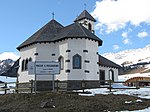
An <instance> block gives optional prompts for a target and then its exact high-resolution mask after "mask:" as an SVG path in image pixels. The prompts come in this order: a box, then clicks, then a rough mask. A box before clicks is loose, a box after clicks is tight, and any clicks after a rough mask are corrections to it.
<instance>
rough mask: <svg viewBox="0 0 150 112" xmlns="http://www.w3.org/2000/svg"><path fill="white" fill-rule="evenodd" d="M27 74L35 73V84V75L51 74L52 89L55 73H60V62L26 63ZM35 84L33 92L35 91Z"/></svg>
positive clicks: (53, 87)
mask: <svg viewBox="0 0 150 112" xmlns="http://www.w3.org/2000/svg"><path fill="white" fill-rule="evenodd" d="M28 68H29V74H35V84H36V80H37V77H36V75H52V90H53V91H54V89H55V74H60V63H59V62H56V61H35V62H31V63H29V64H28ZM36 89H37V87H36V85H35V92H36Z"/></svg>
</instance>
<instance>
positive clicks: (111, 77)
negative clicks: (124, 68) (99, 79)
mask: <svg viewBox="0 0 150 112" xmlns="http://www.w3.org/2000/svg"><path fill="white" fill-rule="evenodd" d="M109 79H110V80H112V81H114V71H113V70H112V69H111V70H109Z"/></svg>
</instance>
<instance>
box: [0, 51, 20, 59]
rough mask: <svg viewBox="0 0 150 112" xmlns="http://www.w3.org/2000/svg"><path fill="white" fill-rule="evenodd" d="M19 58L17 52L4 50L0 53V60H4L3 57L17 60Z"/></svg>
mask: <svg viewBox="0 0 150 112" xmlns="http://www.w3.org/2000/svg"><path fill="white" fill-rule="evenodd" d="M18 58H19V55H18V54H17V53H13V52H4V53H1V54H0V60H5V59H12V60H14V61H15V60H17V59H18Z"/></svg>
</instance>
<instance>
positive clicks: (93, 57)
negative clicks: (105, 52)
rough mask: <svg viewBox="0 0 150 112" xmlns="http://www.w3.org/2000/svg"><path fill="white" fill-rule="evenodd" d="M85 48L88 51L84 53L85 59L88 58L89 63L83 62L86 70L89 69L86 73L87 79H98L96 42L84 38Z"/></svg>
mask: <svg viewBox="0 0 150 112" xmlns="http://www.w3.org/2000/svg"><path fill="white" fill-rule="evenodd" d="M86 49H87V50H88V53H86V58H85V59H86V60H89V61H90V63H85V65H86V70H89V71H90V73H86V79H87V80H98V79H99V74H98V72H99V65H98V64H97V62H98V60H99V59H98V57H99V56H98V54H97V52H98V42H97V41H92V40H90V41H89V40H88V39H87V40H86Z"/></svg>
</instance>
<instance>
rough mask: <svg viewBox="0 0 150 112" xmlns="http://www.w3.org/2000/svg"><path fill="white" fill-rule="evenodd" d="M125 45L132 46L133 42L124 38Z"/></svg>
mask: <svg viewBox="0 0 150 112" xmlns="http://www.w3.org/2000/svg"><path fill="white" fill-rule="evenodd" d="M123 43H124V44H130V45H131V44H132V42H131V40H130V39H129V38H124V39H123Z"/></svg>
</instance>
